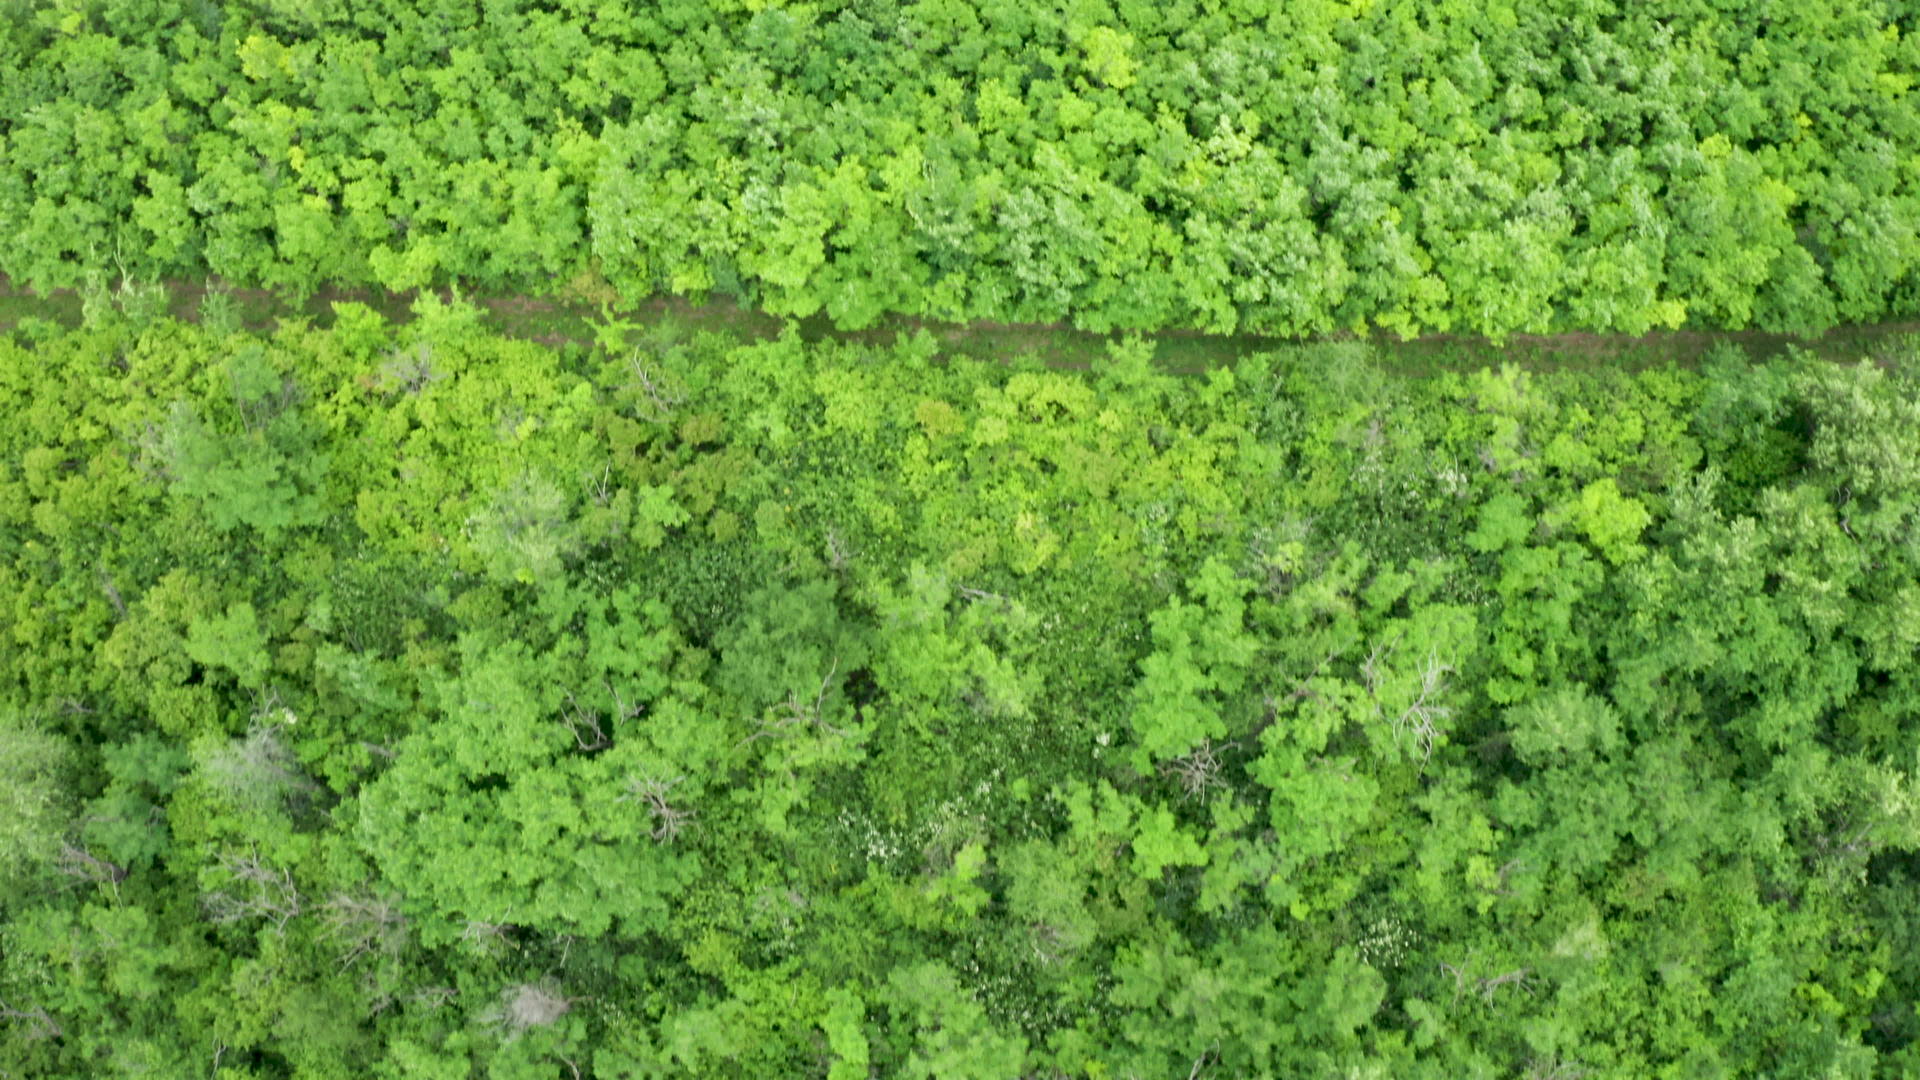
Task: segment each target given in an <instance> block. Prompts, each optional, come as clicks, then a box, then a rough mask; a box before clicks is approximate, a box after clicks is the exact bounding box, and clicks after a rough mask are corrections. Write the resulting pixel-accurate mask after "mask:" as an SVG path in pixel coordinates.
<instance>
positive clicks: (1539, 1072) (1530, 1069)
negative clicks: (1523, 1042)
mask: <svg viewBox="0 0 1920 1080" xmlns="http://www.w3.org/2000/svg"><path fill="white" fill-rule="evenodd" d="M1586 1075H1587V1070H1586V1068H1585V1066H1582V1065H1581V1064H1580V1063H1578V1062H1574V1061H1561V1060H1560V1055H1558V1054H1553V1055H1549V1056H1547V1057H1544V1058H1538V1057H1537V1058H1534V1059H1533V1060H1532V1061H1529V1062H1527V1072H1526V1080H1581V1077H1584V1076H1586Z"/></svg>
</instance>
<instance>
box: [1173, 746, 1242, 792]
mask: <svg viewBox="0 0 1920 1080" xmlns="http://www.w3.org/2000/svg"><path fill="white" fill-rule="evenodd" d="M1160 775H1162V776H1170V777H1173V778H1174V779H1176V780H1178V781H1179V782H1180V788H1181V790H1182V791H1184V792H1185V793H1186V798H1189V799H1193V798H1198V797H1200V796H1202V795H1204V794H1206V793H1207V791H1208V790H1210V789H1213V788H1224V787H1226V786H1227V785H1226V781H1224V780H1222V779H1220V758H1219V755H1217V754H1215V753H1214V746H1213V740H1212V739H1201V740H1200V745H1199V746H1196V747H1194V748H1193V750H1192V751H1191V752H1189V753H1188V754H1187V755H1186V756H1185V757H1178V758H1174V759H1173V760H1171V761H1163V762H1161V763H1160Z"/></svg>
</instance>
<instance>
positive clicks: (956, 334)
mask: <svg viewBox="0 0 1920 1080" xmlns="http://www.w3.org/2000/svg"><path fill="white" fill-rule="evenodd" d="M214 288H215V289H218V288H219V287H218V286H215V287H214ZM167 290H168V307H169V310H170V311H171V313H172V314H174V315H175V316H176V317H179V318H185V319H194V318H197V317H198V316H199V313H200V310H201V304H202V303H203V302H204V301H205V299H206V297H207V296H208V293H209V292H210V291H211V290H210V288H209V285H208V283H207V282H205V281H200V280H180V281H171V282H168V283H167ZM222 291H225V292H227V294H228V295H229V297H230V298H231V300H232V302H233V305H234V307H235V309H236V310H237V312H238V313H239V315H240V317H241V319H242V321H243V322H244V323H245V324H246V325H248V326H250V327H255V328H268V327H271V326H272V325H273V324H274V323H276V322H277V321H279V320H281V319H284V318H288V317H294V316H305V317H307V318H310V319H312V320H313V321H314V322H315V323H316V324H319V325H326V324H328V323H330V322H331V321H332V318H333V305H334V304H336V303H340V302H348V301H351V302H356V303H361V304H365V305H367V306H368V307H371V308H373V309H374V310H376V311H379V312H381V313H382V314H384V315H386V316H387V317H388V318H390V319H393V320H395V321H405V320H407V319H409V318H411V317H412V316H411V307H412V304H413V301H414V298H415V296H416V295H417V294H415V293H411V292H409V293H387V292H380V291H377V290H369V289H341V288H327V289H322V290H319V291H317V292H315V293H313V294H312V295H310V296H308V297H306V298H305V299H304V300H299V301H296V300H294V299H291V298H289V297H286V296H283V295H279V294H275V293H273V292H271V291H268V290H265V289H239V288H235V289H225V290H222ZM440 292H441V295H442V296H443V297H444V296H447V295H449V294H448V292H447V290H444V289H443V290H440ZM471 299H473V301H474V302H475V303H476V304H478V305H480V306H481V307H483V308H485V309H486V310H487V312H488V316H489V320H490V321H491V322H492V323H493V324H494V326H495V327H496V328H497V329H499V330H500V331H501V332H503V333H506V334H509V335H512V336H515V337H522V338H526V339H529V340H534V341H541V342H545V343H548V344H552V345H560V344H566V343H586V342H590V341H592V340H593V334H592V330H591V327H592V325H593V324H595V323H597V322H598V321H600V311H601V309H600V306H599V305H598V304H597V303H589V302H586V301H584V300H579V299H566V298H561V297H542V296H524V295H511V296H510V295H490V294H484V293H483V294H479V295H477V296H473V297H471ZM80 308H81V299H80V297H79V295H78V294H76V293H75V292H74V291H73V290H70V289H62V290H56V291H54V292H53V293H52V294H50V295H47V296H36V295H34V294H32V293H30V292H28V291H27V290H25V289H22V288H17V287H15V286H14V285H13V284H12V283H11V282H9V281H6V280H5V279H4V278H0V331H5V330H8V329H11V328H12V327H13V326H14V325H15V324H16V323H17V322H18V321H19V320H20V319H22V318H26V317H39V318H46V319H53V320H54V321H57V322H61V323H64V324H68V325H77V324H78V322H79V320H80ZM617 315H618V316H619V317H622V318H627V319H634V320H636V321H658V320H672V321H674V322H677V323H680V324H683V325H685V326H687V327H688V328H690V329H695V330H721V331H727V332H731V333H733V334H736V335H740V336H744V337H750V338H767V337H773V336H776V335H778V334H780V333H781V332H782V331H783V330H784V329H785V327H786V326H787V325H788V320H784V319H780V318H776V317H773V316H770V315H767V314H764V313H762V312H759V311H754V310H751V309H745V308H742V307H740V306H739V305H737V304H735V303H733V302H732V301H731V300H726V299H714V300H709V301H707V302H705V303H694V302H692V301H689V300H686V299H684V298H680V297H658V298H655V299H652V300H649V301H646V302H644V303H642V304H640V305H638V306H637V307H634V308H631V309H623V310H621V311H619V312H617ZM797 326H798V329H799V332H800V333H801V335H802V336H803V337H806V338H808V339H839V340H845V341H856V342H873V343H890V342H892V341H893V340H894V338H895V336H896V335H898V334H901V333H909V334H911V333H915V332H918V331H922V330H924V331H926V332H928V333H930V334H932V335H933V336H934V337H935V339H936V340H938V341H939V342H940V343H941V345H942V346H943V347H944V348H946V349H948V350H949V351H952V352H955V353H962V354H966V355H970V356H977V357H982V358H990V359H1006V358H1011V357H1017V356H1023V355H1029V354H1031V355H1033V356H1035V357H1037V358H1038V359H1040V360H1042V361H1043V362H1045V363H1048V364H1051V365H1055V366H1059V367H1085V366H1087V365H1088V364H1089V363H1090V362H1091V361H1092V360H1093V359H1094V358H1095V357H1097V356H1099V355H1101V354H1102V353H1103V352H1104V351H1105V349H1106V345H1107V343H1108V342H1109V341H1111V340H1113V339H1114V338H1116V337H1118V336H1119V335H1115V334H1100V333H1093V332H1091V331H1085V330H1077V329H1074V328H1073V327H1072V326H1070V325H1067V324H1065V323H1052V324H1014V323H997V322H986V321H980V322H973V323H966V324H955V323H943V322H936V321H932V320H927V319H918V318H910V317H904V316H902V317H894V318H890V319H887V320H885V321H883V322H882V324H881V325H880V326H877V327H874V328H872V329H868V330H840V329H837V328H835V327H834V326H833V325H832V324H831V323H830V322H829V320H827V319H826V318H825V317H824V316H815V317H813V318H808V319H801V320H798V321H797ZM1916 335H1920V320H1913V319H1908V320H1900V321H1891V322H1884V323H1877V324H1867V325H1851V326H1840V327H1835V328H1833V329H1831V330H1828V331H1826V332H1825V333H1822V334H1819V335H1817V336H1813V337H1803V336H1798V335H1793V334H1781V333H1769V332H1766V331H1760V330H1658V331H1653V332H1650V333H1646V334H1641V335H1629V334H1597V333H1585V332H1572V333H1562V334H1514V335H1511V336H1510V337H1508V338H1507V339H1506V341H1505V342H1502V343H1495V342H1492V341H1489V340H1487V339H1485V338H1478V337H1473V336H1469V335H1462V334H1428V335H1423V336H1420V337H1416V338H1412V339H1409V340H1404V341H1403V340H1400V339H1398V338H1395V337H1393V336H1392V335H1390V334H1380V335H1376V336H1373V337H1371V338H1369V339H1368V341H1369V342H1370V343H1371V344H1372V345H1373V346H1374V347H1375V349H1376V350H1377V351H1378V354H1379V357H1380V360H1381V363H1382V364H1383V365H1384V366H1385V367H1387V368H1388V369H1389V370H1393V371H1399V372H1403V373H1407V374H1419V373H1423V372H1431V371H1437V370H1457V369H1461V368H1469V369H1470V368H1477V367H1480V366H1482V365H1486V364H1497V363H1501V362H1515V363H1520V364H1522V365H1525V366H1529V367H1544V368H1588V367H1616V366H1623V367H1629V368H1640V367H1648V366H1655V365H1659V364H1665V363H1680V364H1694V363H1698V362H1699V361H1700V359H1701V358H1702V357H1704V356H1705V355H1706V354H1707V353H1708V352H1710V351H1711V350H1712V349H1714V348H1715V347H1716V346H1718V345H1720V344H1722V343H1732V344H1736V345H1739V346H1740V347H1741V348H1742V349H1743V350H1744V351H1745V352H1746V353H1747V354H1748V355H1749V356H1753V357H1764V356H1771V355H1777V354H1779V353H1782V352H1785V351H1786V350H1788V349H1789V348H1800V349H1804V350H1807V351H1808V352H1811V353H1814V354H1815V355H1819V356H1823V357H1826V358H1828V359H1833V360H1841V361H1853V360H1859V359H1874V360H1877V361H1880V362H1885V359H1886V357H1887V356H1889V355H1891V352H1892V349H1893V348H1894V347H1895V346H1896V344H1897V343H1898V342H1899V341H1900V339H1902V338H1907V337H1911V336H1916ZM1149 336H1150V337H1151V338H1153V339H1154V341H1155V342H1156V343H1157V345H1158V353H1157V355H1158V356H1159V357H1160V359H1161V361H1162V362H1163V363H1165V364H1166V365H1167V366H1168V367H1169V368H1172V369H1174V370H1181V371H1192V370H1202V369H1205V368H1209V367H1213V366H1217V365H1219V364H1223V363H1229V362H1231V361H1232V360H1233V359H1235V358H1237V357H1240V356H1244V355H1246V354H1248V353H1251V352H1262V351H1268V350H1275V349H1287V348H1293V347H1298V346H1301V345H1311V344H1317V343H1324V342H1327V341H1335V340H1354V338H1353V337H1352V336H1350V335H1346V336H1341V337H1330V338H1321V339H1312V340H1307V341H1301V340H1294V339H1288V338H1278V337H1267V336H1262V335H1259V334H1226V335H1220V334H1206V333H1201V332H1199V331H1194V330H1166V331H1161V332H1158V333H1155V334H1152V335H1149Z"/></svg>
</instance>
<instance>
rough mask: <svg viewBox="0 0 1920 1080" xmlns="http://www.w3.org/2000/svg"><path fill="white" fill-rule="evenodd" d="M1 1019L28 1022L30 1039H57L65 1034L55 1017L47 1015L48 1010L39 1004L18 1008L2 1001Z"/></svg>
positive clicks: (0, 1005) (0, 1006) (0, 1002)
mask: <svg viewBox="0 0 1920 1080" xmlns="http://www.w3.org/2000/svg"><path fill="white" fill-rule="evenodd" d="M0 1020H9V1021H14V1022H18V1023H24V1024H26V1025H27V1038H29V1039H57V1038H59V1037H60V1036H61V1035H62V1034H64V1032H62V1030H61V1028H60V1025H59V1024H58V1023H57V1022H55V1021H54V1019H53V1017H51V1016H49V1015H47V1010H45V1009H43V1008H41V1007H39V1006H35V1007H33V1008H31V1009H16V1008H14V1007H13V1006H11V1005H9V1004H7V1003H6V1002H4V1001H0Z"/></svg>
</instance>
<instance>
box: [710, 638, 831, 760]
mask: <svg viewBox="0 0 1920 1080" xmlns="http://www.w3.org/2000/svg"><path fill="white" fill-rule="evenodd" d="M839 670H840V658H839V657H837V656H836V657H834V658H833V666H832V667H830V668H828V669H827V674H826V677H825V678H823V679H821V680H820V691H819V692H818V693H817V694H815V695H814V698H813V700H812V701H811V702H807V701H802V700H801V699H800V694H799V692H798V691H794V692H793V693H790V694H788V695H787V700H786V701H784V702H782V703H781V705H780V707H781V708H783V709H785V710H786V712H785V713H784V714H782V715H780V716H777V717H774V718H773V719H771V720H761V721H760V729H759V730H758V731H755V732H754V733H753V734H751V735H749V736H747V737H746V738H744V739H742V740H740V743H739V746H745V745H746V744H748V743H750V742H752V741H754V740H755V739H773V738H780V737H782V736H785V735H788V734H791V733H793V732H795V731H804V730H807V729H809V728H812V729H815V730H819V731H824V732H826V733H827V734H829V735H845V734H846V733H847V732H846V729H845V728H841V727H836V726H834V725H833V724H831V723H828V722H827V719H826V716H825V715H824V714H823V713H822V712H821V709H822V708H823V707H824V706H825V704H826V700H827V691H828V690H829V689H831V688H832V686H833V676H834V674H835V673H836V672H838V671H839ZM735 749H738V746H736V747H735Z"/></svg>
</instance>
